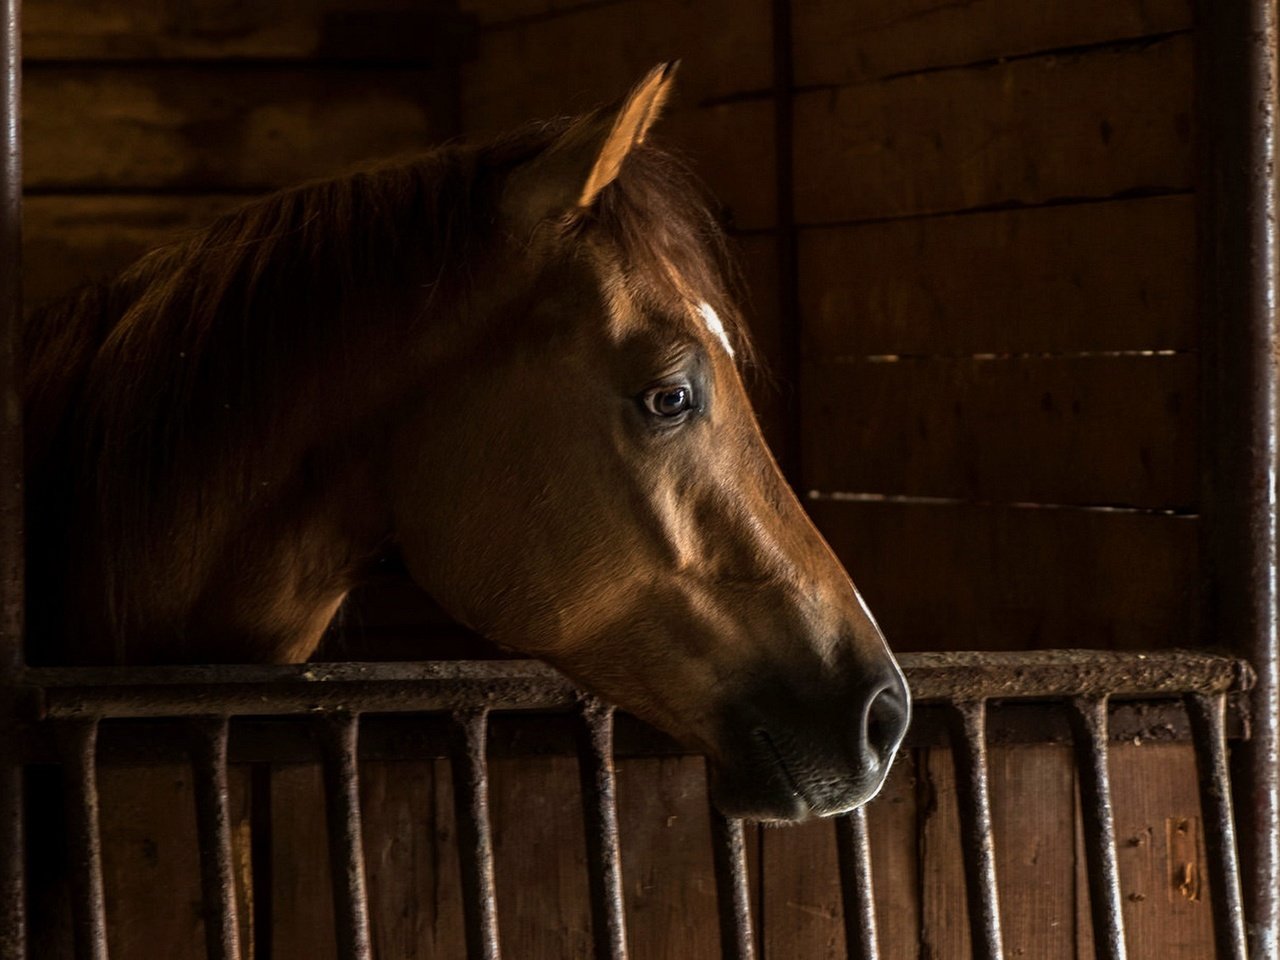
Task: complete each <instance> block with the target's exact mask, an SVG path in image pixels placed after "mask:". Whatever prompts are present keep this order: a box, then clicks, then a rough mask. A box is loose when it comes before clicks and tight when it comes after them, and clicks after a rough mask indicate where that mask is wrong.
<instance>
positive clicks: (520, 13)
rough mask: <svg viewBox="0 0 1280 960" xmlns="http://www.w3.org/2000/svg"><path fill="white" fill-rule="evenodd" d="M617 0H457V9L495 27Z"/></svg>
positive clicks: (557, 14) (561, 14)
mask: <svg viewBox="0 0 1280 960" xmlns="http://www.w3.org/2000/svg"><path fill="white" fill-rule="evenodd" d="M615 2H617V0H459V2H458V9H460V10H462V11H463V12H465V13H468V14H470V15H471V16H474V17H475V18H476V19H477V20H478V21H479V22H480V23H481V24H483V25H484V26H485V27H489V28H495V27H502V26H504V25H507V24H510V23H511V21H514V20H523V19H526V18H529V17H551V16H566V15H571V14H572V13H574V12H575V11H577V10H581V9H583V8H585V7H593V6H598V5H602V4H607V3H615Z"/></svg>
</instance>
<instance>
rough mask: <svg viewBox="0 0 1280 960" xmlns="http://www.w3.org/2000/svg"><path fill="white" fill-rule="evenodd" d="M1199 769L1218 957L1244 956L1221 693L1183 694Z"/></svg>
mask: <svg viewBox="0 0 1280 960" xmlns="http://www.w3.org/2000/svg"><path fill="white" fill-rule="evenodd" d="M1187 712H1188V713H1189V714H1190V716H1191V727H1192V730H1193V731H1194V734H1195V746H1196V767H1197V769H1198V770H1199V773H1200V805H1201V808H1202V809H1201V815H1202V816H1203V817H1204V825H1205V831H1204V832H1205V847H1206V848H1207V852H1208V854H1209V871H1210V873H1209V895H1210V897H1211V900H1212V903H1213V932H1214V940H1215V941H1216V942H1217V946H1218V960H1246V958H1247V954H1246V952H1245V932H1244V902H1243V899H1242V894H1241V890H1240V861H1239V855H1238V852H1237V849H1236V825H1235V815H1234V813H1233V811H1232V807H1231V774H1230V771H1229V770H1228V768H1227V724H1226V712H1227V698H1226V697H1225V696H1224V695H1223V694H1214V695H1212V696H1205V695H1203V694H1191V695H1189V696H1188V697H1187Z"/></svg>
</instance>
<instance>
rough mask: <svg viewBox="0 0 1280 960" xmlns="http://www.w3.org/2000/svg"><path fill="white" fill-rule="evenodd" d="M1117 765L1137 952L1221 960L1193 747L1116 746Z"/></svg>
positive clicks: (1123, 866)
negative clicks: (1155, 948) (1216, 943)
mask: <svg viewBox="0 0 1280 960" xmlns="http://www.w3.org/2000/svg"><path fill="white" fill-rule="evenodd" d="M1110 766H1111V782H1112V792H1113V794H1114V802H1115V811H1116V841H1117V847H1118V855H1119V861H1120V891H1121V895H1122V897H1123V903H1124V922H1125V938H1126V941H1127V942H1128V944H1129V949H1130V951H1132V953H1133V954H1134V955H1137V956H1148V955H1152V954H1151V952H1150V951H1151V948H1152V947H1153V945H1156V944H1159V951H1158V953H1159V956H1160V957H1161V958H1165V957H1167V958H1169V960H1202V958H1205V957H1212V956H1214V953H1215V951H1214V945H1213V913H1212V905H1211V904H1212V901H1211V899H1210V896H1209V889H1208V877H1207V871H1206V864H1205V853H1204V831H1203V828H1202V826H1201V823H1202V821H1201V818H1200V799H1199V793H1198V790H1197V782H1196V771H1195V754H1194V752H1193V750H1192V748H1191V745H1190V744H1186V743H1145V744H1142V745H1134V744H1119V745H1115V746H1113V747H1112V748H1111V764H1110ZM1245 842H1248V841H1245Z"/></svg>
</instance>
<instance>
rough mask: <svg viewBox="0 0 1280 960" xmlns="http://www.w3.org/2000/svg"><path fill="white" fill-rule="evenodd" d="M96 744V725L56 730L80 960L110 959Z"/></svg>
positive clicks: (74, 722) (73, 925)
mask: <svg viewBox="0 0 1280 960" xmlns="http://www.w3.org/2000/svg"><path fill="white" fill-rule="evenodd" d="M97 740H98V721H96V720H72V721H67V722H65V723H62V724H59V726H58V743H59V748H60V751H61V754H62V762H63V770H64V776H65V779H66V804H67V808H66V815H67V867H68V873H69V882H70V886H71V928H72V935H73V939H74V941H75V953H76V957H77V960H107V913H106V906H105V901H104V898H103V893H102V839H101V836H100V834H99V832H98V779H97Z"/></svg>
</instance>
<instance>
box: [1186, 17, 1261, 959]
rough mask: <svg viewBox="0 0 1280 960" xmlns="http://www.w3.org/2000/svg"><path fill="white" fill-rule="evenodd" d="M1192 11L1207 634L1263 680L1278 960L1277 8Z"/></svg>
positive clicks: (1249, 752) (1250, 745) (1254, 756)
mask: <svg viewBox="0 0 1280 960" xmlns="http://www.w3.org/2000/svg"><path fill="white" fill-rule="evenodd" d="M1198 7H1199V9H1198V11H1197V21H1198V25H1197V43H1196V47H1197V50H1198V59H1197V63H1196V75H1197V79H1198V83H1197V124H1198V129H1197V136H1196V140H1197V142H1198V143H1199V144H1200V145H1201V156H1200V164H1201V170H1200V171H1199V176H1198V178H1197V189H1196V197H1197V204H1198V209H1197V220H1198V222H1199V224H1200V230H1199V233H1200V238H1199V250H1200V253H1199V256H1200V261H1201V269H1202V277H1201V283H1200V284H1199V288H1200V291H1201V303H1200V309H1199V315H1200V317H1201V318H1202V319H1201V323H1202V331H1201V334H1200V355H1201V390H1200V392H1201V395H1202V397H1203V398H1204V402H1203V407H1202V419H1203V426H1202V429H1201V431H1200V435H1201V437H1202V438H1203V440H1202V443H1203V451H1202V453H1201V457H1200V462H1201V487H1202V493H1201V508H1202V512H1203V517H1204V519H1203V520H1202V522H1201V524H1200V527H1201V531H1202V536H1203V538H1204V543H1203V551H1202V555H1203V556H1204V558H1205V564H1206V573H1207V577H1206V578H1205V579H1206V582H1207V585H1208V590H1207V591H1206V597H1205V600H1206V603H1205V615H1206V623H1205V630H1204V633H1205V634H1206V635H1207V636H1210V637H1212V638H1213V639H1214V641H1215V642H1219V643H1223V644H1225V645H1228V646H1230V647H1231V648H1232V649H1233V650H1234V651H1235V652H1237V653H1238V654H1239V655H1240V656H1242V657H1244V658H1246V659H1247V660H1249V662H1250V663H1251V664H1252V665H1253V668H1254V670H1255V671H1256V673H1257V686H1256V687H1255V688H1254V690H1253V693H1252V695H1251V699H1252V731H1251V733H1252V736H1251V737H1250V739H1249V740H1248V741H1247V742H1246V743H1243V744H1241V746H1240V748H1239V749H1238V750H1236V751H1233V756H1232V758H1231V762H1232V765H1233V766H1234V767H1235V768H1236V770H1237V772H1238V774H1239V775H1240V780H1239V781H1238V785H1239V787H1240V790H1239V791H1238V792H1237V794H1236V802H1237V804H1238V809H1237V814H1238V816H1239V822H1240V835H1241V836H1243V837H1248V838H1249V842H1248V843H1246V844H1245V845H1244V847H1243V848H1242V849H1241V850H1240V860H1241V868H1242V880H1243V892H1244V908H1245V921H1246V925H1245V929H1246V933H1247V935H1248V939H1249V956H1250V957H1253V958H1256V960H1277V958H1280V883H1277V881H1276V878H1277V877H1278V876H1280V578H1278V575H1277V547H1278V545H1280V527H1278V526H1277V523H1278V520H1277V502H1278V500H1280V482H1278V474H1280V369H1278V365H1277V363H1276V357H1277V356H1280V316H1278V314H1277V307H1278V305H1280V277H1278V272H1280V264H1278V262H1277V253H1278V244H1277V219H1276V217H1277V209H1276V206H1277V205H1276V160H1277V156H1276V154H1277V149H1276V110H1277V106H1278V103H1277V49H1276V42H1277V36H1276V33H1277V29H1276V5H1275V2H1274V0H1242V2H1240V3H1216V2H1213V0H1202V2H1200V3H1199V4H1198Z"/></svg>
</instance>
